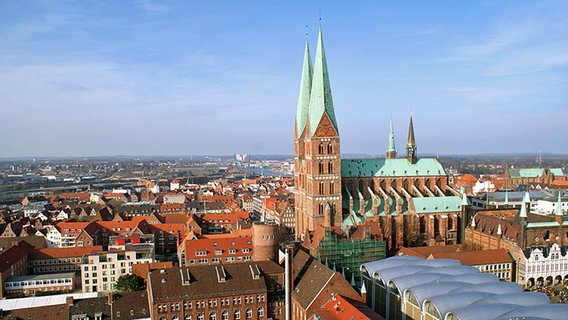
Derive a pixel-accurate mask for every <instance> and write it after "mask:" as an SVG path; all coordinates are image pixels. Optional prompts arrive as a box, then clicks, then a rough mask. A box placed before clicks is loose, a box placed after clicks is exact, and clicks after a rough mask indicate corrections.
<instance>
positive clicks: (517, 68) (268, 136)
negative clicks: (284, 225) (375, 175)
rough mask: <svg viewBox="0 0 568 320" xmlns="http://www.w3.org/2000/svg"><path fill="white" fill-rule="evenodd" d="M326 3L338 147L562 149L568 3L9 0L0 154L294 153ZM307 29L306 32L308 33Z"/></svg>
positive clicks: (1, 17) (3, 5)
mask: <svg viewBox="0 0 568 320" xmlns="http://www.w3.org/2000/svg"><path fill="white" fill-rule="evenodd" d="M320 12H321V17H322V27H323V32H324V43H325V49H326V55H327V62H328V68H329V74H330V81H331V86H332V93H333V99H334V105H335V112H336V116H337V122H338V125H339V130H340V134H341V139H342V141H341V148H342V152H343V153H366V154H372V155H383V154H384V152H385V150H386V148H387V137H388V126H389V119H390V118H391V117H392V119H393V122H394V129H395V138H396V143H397V149H398V150H399V153H401V154H402V153H404V151H403V150H404V143H405V140H406V133H407V126H408V117H409V114H410V112H412V114H413V118H414V125H415V132H416V141H417V145H418V152H419V154H420V153H431V154H435V153H438V154H476V153H503V152H506V153H537V152H539V151H540V150H542V152H545V153H547V152H552V153H567V152H568V148H566V146H567V145H568V143H567V142H566V137H567V136H568V129H567V128H568V126H567V125H566V124H567V119H568V36H567V35H568V18H566V17H568V2H567V1H349V2H347V1H294V0H292V1H280V2H277V1H126V0H125V1H49V0H45V1H0V44H1V45H0V119H2V123H1V125H0V157H16V156H95V155H190V154H196V155H197V154H232V153H250V154H291V153H292V146H293V128H294V117H295V112H296V104H297V98H298V89H299V85H300V73H301V68H302V60H303V50H304V43H305V41H306V36H305V34H306V30H307V31H308V33H309V36H308V42H309V45H310V48H311V50H312V54H315V47H316V43H315V42H316V38H317V37H316V35H317V28H318V17H319V15H320ZM306 25H308V27H307V28H306Z"/></svg>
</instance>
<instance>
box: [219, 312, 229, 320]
mask: <svg viewBox="0 0 568 320" xmlns="http://www.w3.org/2000/svg"><path fill="white" fill-rule="evenodd" d="M221 320H229V312H227V310H225V311H223V313H222V314H221Z"/></svg>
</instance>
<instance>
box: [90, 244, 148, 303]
mask: <svg viewBox="0 0 568 320" xmlns="http://www.w3.org/2000/svg"><path fill="white" fill-rule="evenodd" d="M152 262H154V248H153V247H152V246H149V245H145V246H137V247H136V248H131V247H129V246H127V248H126V250H109V251H108V252H96V253H91V254H85V255H84V256H83V259H82V262H81V281H82V290H83V292H95V291H96V292H110V291H113V290H114V286H115V284H116V281H117V280H118V278H119V277H120V276H122V275H125V274H129V273H132V265H134V264H140V263H152Z"/></svg>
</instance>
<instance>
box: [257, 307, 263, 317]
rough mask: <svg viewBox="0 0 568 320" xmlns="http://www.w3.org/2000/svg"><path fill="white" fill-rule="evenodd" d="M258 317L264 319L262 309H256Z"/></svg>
mask: <svg viewBox="0 0 568 320" xmlns="http://www.w3.org/2000/svg"><path fill="white" fill-rule="evenodd" d="M258 317H259V318H261V317H264V308H258Z"/></svg>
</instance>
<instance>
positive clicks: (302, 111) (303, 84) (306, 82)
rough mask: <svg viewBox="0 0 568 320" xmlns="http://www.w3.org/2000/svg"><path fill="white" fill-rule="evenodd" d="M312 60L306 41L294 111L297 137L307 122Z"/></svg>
mask: <svg viewBox="0 0 568 320" xmlns="http://www.w3.org/2000/svg"><path fill="white" fill-rule="evenodd" d="M312 73H313V70H312V60H311V57H310V48H309V47H308V42H307V41H306V49H305V50H304V65H303V67H302V80H301V81H300V96H299V97H298V110H297V111H296V133H297V134H298V137H299V136H300V135H301V134H302V132H303V131H304V128H305V127H306V122H307V120H308V108H309V106H310V90H311V88H312Z"/></svg>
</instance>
